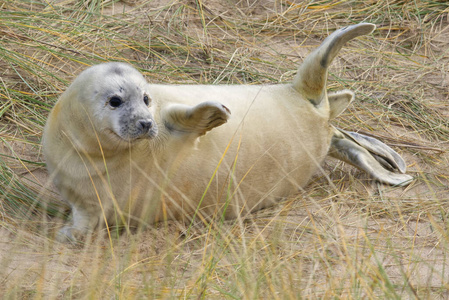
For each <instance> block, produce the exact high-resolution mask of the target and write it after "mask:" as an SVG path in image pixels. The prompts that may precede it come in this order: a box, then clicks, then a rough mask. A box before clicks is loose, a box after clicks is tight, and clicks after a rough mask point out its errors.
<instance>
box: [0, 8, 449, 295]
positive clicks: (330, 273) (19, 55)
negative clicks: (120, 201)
mask: <svg viewBox="0 0 449 300" xmlns="http://www.w3.org/2000/svg"><path fill="white" fill-rule="evenodd" d="M363 21H367V22H372V23H375V24H376V25H377V26H378V29H377V30H376V31H375V32H374V34H373V35H370V36H365V37H362V38H359V39H356V40H354V41H351V42H350V43H349V44H348V45H347V46H346V47H345V48H344V49H343V51H342V53H341V54H340V55H339V57H338V58H337V59H336V61H335V62H334V63H333V65H332V68H331V70H330V76H329V89H331V90H338V89H342V88H350V89H353V90H354V91H355V92H356V94H357V100H356V101H355V103H354V104H353V105H352V106H351V107H350V108H349V109H348V110H347V111H346V112H345V113H344V114H343V116H342V117H340V118H339V119H338V120H337V121H336V123H337V125H338V126H339V127H342V128H346V129H349V130H353V131H360V132H363V133H365V134H370V135H373V136H375V137H377V138H379V139H381V140H383V141H384V142H386V143H388V144H390V145H392V146H393V147H394V148H395V149H396V150H397V151H398V152H400V153H401V154H402V155H403V157H404V158H405V160H406V161H407V163H408V168H409V173H410V174H412V175H414V176H415V178H416V179H415V181H414V182H413V183H412V184H411V185H410V186H408V187H406V188H397V187H388V186H384V185H379V184H377V183H375V182H373V181H372V180H370V179H369V178H368V177H367V176H366V175H364V174H362V173H361V172H360V171H357V170H355V169H354V168H352V167H348V166H346V165H344V164H343V163H341V162H337V161H335V160H331V159H328V160H327V161H326V163H325V165H324V173H322V174H321V173H320V174H317V176H316V177H315V178H314V179H313V181H312V182H311V183H310V184H309V185H308V186H307V187H306V188H305V189H304V190H303V191H301V192H299V193H298V195H296V196H295V195H293V196H292V198H291V199H288V200H286V201H283V202H281V203H279V205H277V206H275V207H274V208H271V209H267V210H264V211H261V212H258V213H255V214H253V215H251V216H250V217H248V218H246V219H237V220H231V221H226V222H225V223H220V222H216V223H212V224H202V223H197V224H193V226H190V227H188V226H187V225H183V224H178V223H176V222H167V223H162V224H158V225H155V226H154V227H149V228H146V229H144V230H142V231H139V232H136V233H133V234H122V235H118V236H115V237H114V238H113V240H112V241H109V240H107V238H106V235H103V234H101V233H100V234H99V236H96V237H93V239H92V240H89V241H87V244H86V245H85V246H84V247H76V246H70V245H64V244H60V243H57V242H55V241H54V240H53V238H52V237H53V235H54V232H55V230H56V229H57V228H58V227H59V226H60V225H61V223H62V222H64V219H65V218H66V217H65V215H66V207H65V206H64V205H63V204H61V202H60V201H59V196H58V194H57V193H56V192H55V191H54V188H53V187H52V186H51V184H49V183H48V182H47V175H46V171H45V164H44V161H43V158H42V153H41V146H40V139H41V136H42V130H43V126H44V124H45V120H46V118H47V115H48V113H49V110H50V109H51V107H52V106H53V104H54V103H55V101H56V99H57V97H58V95H59V94H60V93H61V92H62V91H64V89H65V88H66V87H67V85H68V84H69V82H70V81H71V80H73V79H74V78H75V77H76V75H77V74H79V72H80V71H81V70H83V69H85V68H86V67H87V66H89V65H93V64H97V63H101V62H105V61H126V62H129V63H131V64H133V65H134V66H135V67H137V68H138V69H139V70H141V71H142V73H143V74H144V75H145V76H146V78H147V79H148V80H149V81H150V82H168V83H207V84H224V83H226V84H241V83H245V84H253V83H254V84H259V83H264V84H265V83H266V84H270V83H279V82H288V81H289V80H291V79H292V77H293V76H294V74H295V72H296V68H297V66H298V65H299V63H300V62H301V60H302V59H303V58H304V57H305V55H306V54H307V53H309V52H310V51H311V50H312V49H313V47H315V46H317V45H318V44H319V43H320V42H321V41H322V40H323V39H324V38H325V37H326V36H327V35H328V34H329V33H330V32H332V31H334V30H335V29H337V28H339V27H343V26H346V25H349V24H354V23H358V22H363ZM448 90H449V4H448V3H447V1H442V0H440V1H438V0H434V1H427V0H425V1H424V0H423V1H385V0H381V1H371V0H370V1H353V0H350V1H335V0H327V1H324V0H322V1H296V0H292V1H289V0H259V1H254V0H251V1H246V0H242V1H231V0H210V1H199V0H192V1H187V0H185V1H180V0H165V1H164V0H153V1H152V0H126V1H116V0H105V1H100V0H90V1H89V0H61V1H41V0H19V1H13V0H3V1H0V140H1V141H0V296H1V297H2V298H3V299H32V298H33V299H34V298H36V299H60V298H62V299H72V298H73V299H79V298H81V299H83V298H89V299H111V298H116V299H141V298H202V299H214V298H220V299H222V298H229V299H234V298H235V299H242V298H243V299H259V298H266V299H296V298H320V299H321V298H325V299H326V298H344V299H353V298H355V299H359V298H363V299H372V298H376V299H377V298H380V299H413V298H419V299H429V298H432V299H446V298H447V297H449V292H448V289H449V255H448V253H449V229H448V226H449V224H448V221H447V220H448V215H449V188H448V184H449V171H448V170H449V154H448V151H449V144H448V137H449V125H448V117H449V96H448Z"/></svg>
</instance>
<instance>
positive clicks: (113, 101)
mask: <svg viewBox="0 0 449 300" xmlns="http://www.w3.org/2000/svg"><path fill="white" fill-rule="evenodd" d="M122 103H123V101H122V99H121V98H120V97H117V96H113V97H111V99H109V105H110V106H111V107H113V108H117V107H119V106H120V105H122Z"/></svg>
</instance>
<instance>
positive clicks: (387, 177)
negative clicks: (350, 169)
mask: <svg viewBox="0 0 449 300" xmlns="http://www.w3.org/2000/svg"><path fill="white" fill-rule="evenodd" d="M329 155H330V156H332V157H334V158H337V159H340V160H342V161H344V162H347V163H349V164H351V165H353V166H355V167H357V168H359V169H360V170H363V171H365V172H367V173H368V174H370V175H371V176H372V177H374V178H375V179H377V180H379V181H380V182H383V183H387V184H391V185H399V186H405V185H407V184H409V183H410V182H411V180H412V179H413V177H412V176H410V175H407V174H404V173H405V171H406V165H405V162H404V160H403V159H402V157H401V156H400V155H399V154H398V153H396V152H395V151H394V150H393V149H391V148H390V147H388V146H387V145H385V144H384V143H382V142H381V141H379V140H376V139H374V138H371V137H368V136H364V135H361V134H358V133H355V132H348V131H343V130H341V129H338V130H337V129H336V130H335V132H334V135H333V137H332V141H331V147H330V150H329ZM394 171H399V173H395V172H394Z"/></svg>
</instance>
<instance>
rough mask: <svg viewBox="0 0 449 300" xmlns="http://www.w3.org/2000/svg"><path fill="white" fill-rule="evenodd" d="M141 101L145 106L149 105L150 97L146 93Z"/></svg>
mask: <svg viewBox="0 0 449 300" xmlns="http://www.w3.org/2000/svg"><path fill="white" fill-rule="evenodd" d="M143 102H144V103H145V105H146V106H148V105H150V97H148V95H144V96H143Z"/></svg>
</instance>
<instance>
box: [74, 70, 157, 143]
mask: <svg viewBox="0 0 449 300" xmlns="http://www.w3.org/2000/svg"><path fill="white" fill-rule="evenodd" d="M83 73H84V74H83V76H79V77H78V78H77V80H75V82H74V83H73V84H72V85H73V86H76V87H77V88H78V90H79V102H80V104H81V105H83V106H85V107H89V111H90V112H91V114H92V118H91V121H92V122H93V123H94V124H93V125H94V126H93V127H94V128H95V129H97V130H98V131H99V132H101V133H102V134H107V135H110V138H116V139H119V140H122V141H126V142H133V141H135V140H138V139H142V138H154V137H156V136H157V133H158V128H157V125H156V122H155V120H154V117H153V115H154V107H153V101H152V98H151V95H150V93H149V91H148V83H147V81H146V80H145V79H144V77H143V76H142V75H141V74H140V72H138V71H137V70H136V69H134V68H133V67H131V66H130V65H127V64H124V63H107V64H102V65H97V66H94V67H91V68H89V69H87V70H86V71H84V72H83ZM78 79H79V81H78ZM80 87H82V88H81V89H80Z"/></svg>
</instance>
